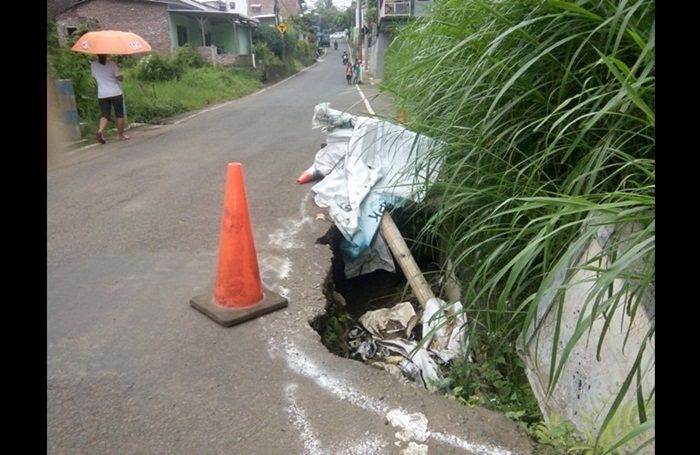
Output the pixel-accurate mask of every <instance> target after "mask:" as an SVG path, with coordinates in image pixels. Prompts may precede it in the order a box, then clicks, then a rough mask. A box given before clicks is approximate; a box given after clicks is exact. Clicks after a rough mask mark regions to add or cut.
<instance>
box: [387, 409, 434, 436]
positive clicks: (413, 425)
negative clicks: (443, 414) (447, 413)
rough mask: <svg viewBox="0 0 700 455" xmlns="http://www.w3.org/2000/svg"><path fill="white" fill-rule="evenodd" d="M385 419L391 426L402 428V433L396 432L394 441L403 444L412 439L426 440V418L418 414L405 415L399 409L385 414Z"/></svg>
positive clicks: (427, 434)
mask: <svg viewBox="0 0 700 455" xmlns="http://www.w3.org/2000/svg"><path fill="white" fill-rule="evenodd" d="M386 418H387V420H388V421H389V423H390V424H391V426H393V427H399V428H403V431H398V432H396V439H400V440H402V441H404V442H407V441H411V440H413V439H415V440H416V441H420V442H424V441H425V440H426V439H428V436H429V432H428V418H427V417H425V416H424V415H423V414H421V413H420V412H416V413H415V414H407V413H406V412H404V411H402V410H400V409H392V410H391V411H389V412H388V413H387V415H386Z"/></svg>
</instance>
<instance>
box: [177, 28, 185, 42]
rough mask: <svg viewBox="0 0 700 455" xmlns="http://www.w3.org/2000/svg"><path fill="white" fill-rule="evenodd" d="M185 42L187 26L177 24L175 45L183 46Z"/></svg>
mask: <svg viewBox="0 0 700 455" xmlns="http://www.w3.org/2000/svg"><path fill="white" fill-rule="evenodd" d="M185 44H187V27H184V26H182V25H178V26H177V45H178V46H184V45H185Z"/></svg>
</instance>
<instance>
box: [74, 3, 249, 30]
mask: <svg viewBox="0 0 700 455" xmlns="http://www.w3.org/2000/svg"><path fill="white" fill-rule="evenodd" d="M91 1H92V0H76V1H73V3H72V4H71V5H70V6H69V7H67V8H65V9H64V10H63V11H67V10H69V9H71V8H73V7H75V6H78V5H80V4H83V3H87V2H91ZM136 1H142V2H146V3H163V4H165V5H168V11H171V12H177V13H182V14H193V13H196V14H197V15H199V16H202V15H204V16H206V17H210V18H221V19H229V18H233V19H238V20H239V21H240V22H243V23H247V24H253V25H254V24H257V23H259V21H258V20H257V19H255V18H254V17H250V16H248V15H246V14H240V13H233V12H230V11H220V10H218V9H216V8H212V7H210V6H207V5H203V4H201V3H199V2H196V1H194V0H136ZM63 11H62V12H63Z"/></svg>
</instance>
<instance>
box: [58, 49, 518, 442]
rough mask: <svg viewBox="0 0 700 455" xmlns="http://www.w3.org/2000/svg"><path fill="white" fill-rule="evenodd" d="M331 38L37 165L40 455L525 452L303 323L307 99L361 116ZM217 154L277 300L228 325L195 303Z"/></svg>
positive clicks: (321, 266)
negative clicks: (43, 452)
mask: <svg viewBox="0 0 700 455" xmlns="http://www.w3.org/2000/svg"><path fill="white" fill-rule="evenodd" d="M344 46H345V43H344V42H343V46H341V47H340V48H339V49H338V51H334V50H333V49H332V48H330V49H329V50H327V53H326V55H325V56H324V57H323V58H322V59H321V61H320V62H318V63H316V64H315V65H313V66H311V67H309V68H307V69H306V70H304V71H303V72H301V73H299V74H297V75H295V76H294V77H292V78H290V79H288V80H285V81H283V82H281V83H279V84H275V85H273V86H271V87H268V88H266V89H264V90H262V91H260V92H257V93H255V94H253V95H249V96H247V97H245V98H242V99H239V100H235V101H232V102H228V103H224V104H221V105H216V106H212V107H210V108H209V109H205V110H204V111H201V112H198V113H190V114H187V115H183V116H180V117H178V118H176V119H173V121H172V122H171V123H170V124H167V125H160V126H144V127H139V128H137V129H134V130H131V131H130V132H129V134H130V136H131V140H129V141H124V142H118V141H110V142H108V143H107V144H106V145H98V146H90V147H87V148H83V149H79V150H74V151H71V152H66V153H65V155H64V156H62V157H60V159H59V160H57V161H56V163H55V165H53V167H52V168H50V169H49V171H48V175H47V354H48V358H47V400H48V401H47V437H48V440H47V448H48V453H49V454H75V453H81V454H82V453H85V454H135V453H139V454H340V453H345V454H400V453H429V454H435V455H436V454H451V453H473V454H480V455H482V454H483V455H507V454H529V453H531V451H532V444H531V442H530V440H529V439H528V438H527V436H525V434H524V432H522V431H521V430H520V429H519V428H517V427H516V425H515V424H514V423H512V422H510V421H509V420H508V419H506V418H505V417H504V416H502V415H500V414H497V413H494V412H491V411H487V410H483V409H476V408H468V407H466V406H463V405H460V404H458V403H457V402H455V401H451V400H448V399H446V398H443V397H440V396H438V395H435V394H430V393H429V392H427V391H426V390H424V389H421V388H419V387H418V386H416V385H415V384H412V383H407V384H403V383H401V382H399V381H398V380H396V379H394V378H393V377H391V376H390V375H388V374H386V373H385V372H383V371H380V370H378V369H375V368H372V367H370V366H367V365H363V364H361V363H359V362H355V361H351V360H346V359H342V358H339V357H336V356H334V355H332V354H330V353H329V352H328V351H327V350H326V348H325V347H324V346H323V345H322V344H321V342H320V340H319V336H318V334H317V333H316V332H314V331H313V329H312V328H311V327H310V326H309V321H310V320H312V319H313V318H314V317H315V316H317V315H319V314H321V313H322V312H323V310H324V305H325V302H326V300H325V297H324V295H323V293H322V290H323V283H324V279H325V278H326V276H327V274H328V272H329V270H330V266H331V256H332V252H331V250H330V247H329V246H328V245H324V244H321V243H318V242H317V240H318V239H319V238H320V237H322V236H323V235H324V234H325V233H326V232H327V231H328V229H330V227H331V224H330V222H329V221H325V220H319V219H317V218H316V215H317V214H319V213H322V212H323V211H322V210H321V209H319V208H318V207H316V206H315V204H314V202H313V198H312V192H311V191H310V188H311V185H297V184H296V183H295V179H296V177H297V176H298V175H299V174H300V173H301V172H302V171H303V170H305V169H306V168H307V167H308V166H309V165H310V164H311V163H312V162H313V158H314V155H315V153H316V151H317V150H318V148H319V145H320V144H321V143H322V142H323V141H324V134H323V133H322V132H321V131H319V130H312V129H311V117H312V114H313V107H314V106H315V105H316V104H318V103H320V102H326V101H327V102H330V103H331V107H332V108H334V109H339V110H349V111H350V112H353V113H356V114H362V115H367V106H366V104H365V102H364V101H363V99H362V97H361V95H360V92H359V91H358V90H357V88H356V87H355V86H352V85H347V84H346V82H345V76H344V69H343V66H342V63H341V58H340V55H341V52H342V49H343V47H344ZM361 90H362V91H363V92H364V95H365V96H366V97H367V98H368V100H369V103H370V104H371V105H372V106H373V109H374V110H375V111H377V113H378V114H386V115H389V114H391V111H390V110H389V109H388V105H387V104H386V102H385V101H382V100H381V99H380V98H377V99H376V103H375V101H373V100H375V98H373V96H374V95H375V94H376V93H377V89H376V88H375V87H373V86H371V85H370V84H368V83H365V84H363V85H361ZM375 104H376V105H375ZM127 108H128V106H127ZM229 162H240V163H242V165H243V168H244V174H245V183H246V193H247V198H248V205H249V209H250V216H251V219H252V227H253V232H254V236H255V246H256V249H257V256H258V261H259V265H260V270H261V274H262V279H263V282H264V283H265V284H266V285H267V286H268V287H270V288H271V289H273V290H275V291H276V292H278V293H280V294H282V295H284V296H286V297H287V298H288V300H289V306H288V307H287V308H286V309H283V310H280V311H275V312H273V313H270V314H268V315H265V316H263V317H259V318H257V319H254V320H252V321H248V322H246V323H244V324H241V325H237V326H234V327H231V328H224V327H221V326H220V325H218V324H216V323H215V322H213V321H212V320H210V319H209V318H207V317H206V316H204V315H203V314H201V313H200V312H198V311H196V310H194V309H193V308H191V307H190V305H189V300H190V299H191V298H192V297H194V296H196V295H200V294H204V293H207V292H210V291H211V290H212V288H213V285H214V279H215V274H216V263H217V255H218V251H217V248H218V242H219V234H220V232H219V229H220V223H221V215H222V204H223V189H224V181H225V176H226V165H227V163H229ZM417 445H418V446H422V447H420V448H419V449H416V448H415V447H416V446H417ZM409 448H413V449H411V450H423V451H418V452H408V451H406V450H409ZM404 451H406V452H404Z"/></svg>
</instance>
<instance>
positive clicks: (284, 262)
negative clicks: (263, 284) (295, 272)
mask: <svg viewBox="0 0 700 455" xmlns="http://www.w3.org/2000/svg"><path fill="white" fill-rule="evenodd" d="M291 270H292V261H290V260H289V259H288V258H280V257H276V256H266V257H264V258H262V260H261V261H260V274H261V275H262V277H263V281H267V280H266V278H267V277H273V278H277V279H285V278H289V272H291Z"/></svg>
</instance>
